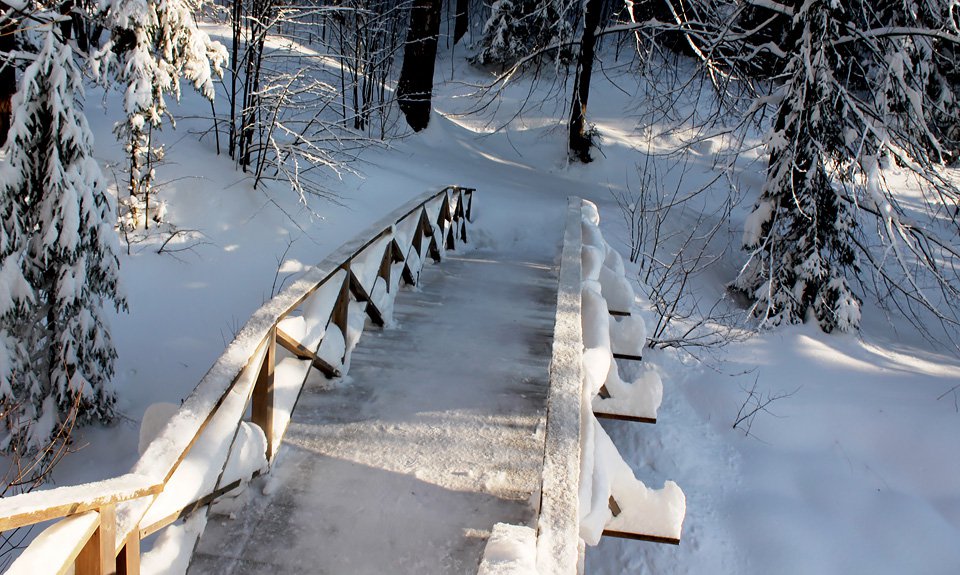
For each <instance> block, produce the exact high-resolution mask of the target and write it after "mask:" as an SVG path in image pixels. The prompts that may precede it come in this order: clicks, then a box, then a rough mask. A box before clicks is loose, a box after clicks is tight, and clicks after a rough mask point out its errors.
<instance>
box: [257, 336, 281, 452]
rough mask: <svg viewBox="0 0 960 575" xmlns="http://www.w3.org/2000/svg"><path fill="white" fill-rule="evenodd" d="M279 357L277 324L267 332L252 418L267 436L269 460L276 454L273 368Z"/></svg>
mask: <svg viewBox="0 0 960 575" xmlns="http://www.w3.org/2000/svg"><path fill="white" fill-rule="evenodd" d="M276 357H277V326H273V327H272V328H270V333H268V334H267V351H266V353H264V354H263V363H261V364H260V373H259V374H257V382H256V383H255V384H254V387H253V399H252V403H253V405H252V406H251V411H252V413H251V415H252V417H251V419H252V420H253V422H254V423H256V424H257V425H259V426H260V429H262V430H263V434H264V435H265V436H266V437H267V461H271V460H272V459H273V455H274V448H275V446H274V445H273V370H274V366H275V364H276Z"/></svg>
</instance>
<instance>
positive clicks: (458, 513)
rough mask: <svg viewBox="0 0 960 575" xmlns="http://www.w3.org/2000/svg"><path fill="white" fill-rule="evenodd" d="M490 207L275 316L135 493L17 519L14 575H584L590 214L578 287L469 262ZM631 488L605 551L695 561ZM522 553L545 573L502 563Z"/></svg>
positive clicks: (116, 485)
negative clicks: (648, 519)
mask: <svg viewBox="0 0 960 575" xmlns="http://www.w3.org/2000/svg"><path fill="white" fill-rule="evenodd" d="M473 200H474V190H472V189H468V188H459V187H448V188H445V189H444V190H442V191H440V192H437V193H432V194H429V195H427V196H425V197H422V198H419V199H417V200H415V201H413V202H411V203H409V204H408V205H406V206H404V207H403V208H401V209H399V210H397V211H396V212H394V213H393V214H391V215H390V216H388V217H387V218H385V219H384V220H382V221H381V222H379V223H378V224H376V225H374V226H373V227H372V228H371V229H370V230H368V231H367V232H365V233H363V234H361V235H360V236H358V238H357V239H356V240H354V241H352V242H350V243H348V244H346V245H345V246H343V247H342V248H340V249H339V250H338V251H337V252H335V253H334V254H333V255H331V256H330V257H329V258H327V259H326V260H325V261H324V262H322V263H321V264H319V265H317V266H315V267H314V268H312V269H311V270H309V271H308V272H306V273H305V274H304V275H303V276H302V277H301V278H300V279H299V280H297V281H296V282H295V283H294V284H293V285H291V286H290V287H289V288H287V289H286V290H284V291H283V292H282V293H281V294H280V295H278V296H277V297H276V298H274V299H273V300H271V301H269V302H267V303H266V304H265V305H264V306H263V307H262V308H261V309H259V310H258V311H257V312H256V313H255V314H254V315H253V316H252V317H251V318H250V320H249V321H248V322H247V324H246V325H245V326H244V328H243V329H242V330H241V331H240V332H239V334H238V335H237V337H236V339H235V340H234V341H233V342H232V343H231V344H230V345H229V346H228V347H227V349H226V350H225V351H224V353H223V355H222V356H221V357H220V358H219V359H218V360H217V362H216V363H215V364H214V366H213V367H212V368H211V369H210V370H209V371H208V373H207V374H206V375H205V376H204V378H203V379H202V380H201V381H200V383H199V384H198V385H197V387H196V388H195V390H194V391H193V393H192V394H191V395H190V396H189V397H188V398H187V399H186V400H185V401H184V403H183V405H182V406H181V408H180V409H179V410H178V411H177V412H176V414H175V415H173V417H172V418H171V419H170V421H169V422H168V423H167V425H166V426H165V427H164V428H163V430H162V431H161V432H160V434H159V435H158V436H157V437H156V438H155V439H154V440H153V442H152V443H151V444H150V445H149V447H148V448H147V450H146V451H145V452H144V453H143V456H142V457H141V459H140V460H139V461H138V463H137V464H136V465H135V466H134V468H133V469H132V470H131V472H130V473H129V474H127V475H124V476H122V477H117V478H114V479H110V480H106V481H102V482H97V483H92V484H87V485H79V486H69V487H61V488H57V489H53V490H49V491H41V492H34V493H29V494H25V495H19V496H15V497H10V498H6V499H2V500H0V529H2V530H4V531H6V530H10V529H16V528H20V527H23V526H28V525H37V524H42V525H43V526H44V529H43V531H42V532H41V533H40V535H39V536H38V537H36V539H35V540H34V541H33V543H31V544H30V546H29V547H27V548H26V549H25V550H24V551H23V553H22V554H21V556H20V557H19V558H18V559H17V560H16V561H15V562H14V563H13V564H12V566H11V567H10V568H9V570H8V571H7V572H8V573H65V572H69V571H70V570H71V569H73V570H74V572H75V573H77V574H78V575H85V574H96V575H100V574H106V573H123V574H136V573H141V572H144V573H146V572H172V573H182V572H184V571H186V570H187V569H189V572H190V573H217V574H221V573H223V574H228V573H237V574H239V573H254V572H256V573H260V572H264V571H271V572H276V573H307V572H309V573H337V574H339V573H344V574H346V573H351V574H352V573H357V574H362V573H382V572H395V573H476V572H478V571H479V573H500V572H511V573H541V574H552V573H565V574H573V573H578V572H582V569H583V563H582V561H583V540H582V537H581V536H582V533H581V519H582V517H581V515H582V514H583V510H584V507H583V504H582V503H580V502H579V498H580V497H581V493H580V491H581V486H580V478H581V475H582V474H583V473H586V474H588V475H589V473H590V472H591V471H590V469H587V468H586V467H584V465H586V464H584V462H582V461H581V443H582V437H583V434H584V433H592V432H588V431H585V430H588V429H593V428H592V427H591V425H592V423H591V421H593V419H592V417H590V419H584V417H586V416H585V415H584V412H583V406H584V405H589V404H587V403H585V402H589V401H590V400H591V399H592V394H585V393H584V392H583V389H584V381H585V380H584V377H587V374H585V373H584V362H583V360H582V356H583V354H584V345H585V342H584V337H583V333H582V331H583V330H582V319H581V281H582V279H583V273H584V271H583V270H582V269H581V267H582V262H581V249H582V245H583V237H582V235H581V220H582V212H581V204H580V200H578V199H571V201H570V206H569V209H568V220H567V226H566V236H565V238H564V242H563V247H562V252H563V253H562V258H561V264H560V266H559V267H558V266H557V265H556V263H555V262H556V254H554V253H539V254H523V256H522V257H518V256H517V255H515V254H508V253H501V252H498V251H496V250H467V249H465V248H466V247H467V246H468V245H469V243H470V238H471V233H470V226H471V222H472V220H473V219H474V218H473V215H474V214H473V212H474V206H473V203H474V201H473ZM558 239H559V238H558ZM583 249H585V248H583ZM428 261H433V262H435V263H439V264H440V265H432V264H428V265H425V262H428ZM404 284H406V285H408V286H413V287H415V288H416V289H413V290H402V289H401V286H402V285H404ZM558 285H559V289H558ZM614 312H619V313H620V314H621V315H622V314H624V313H629V310H614ZM365 327H367V328H369V329H367V330H366V331H364V328H365ZM384 327H385V328H386V329H378V328H384ZM361 334H364V337H363V341H362V342H360V336H361ZM358 343H359V345H358ZM587 343H589V342H587ZM615 355H616V357H618V358H619V359H620V361H636V360H639V359H640V355H641V353H640V351H639V350H626V351H624V350H619V351H618V352H617V353H616V354H615ZM611 361H612V359H611ZM604 395H606V396H607V397H609V391H608V390H607V389H606V387H605V386H604V387H602V388H601V392H600V396H601V397H604ZM587 409H588V411H587V412H586V413H587V414H588V415H589V410H590V408H589V407H588V408H587ZM599 411H603V410H602V409H600V410H599ZM607 411H609V410H607ZM607 415H608V416H610V417H615V418H618V419H633V420H636V421H647V422H649V421H653V420H654V419H653V418H652V417H650V414H649V413H629V412H626V411H624V410H623V409H619V410H614V412H613V413H608V414H607ZM592 451H593V450H592V448H591V449H590V451H589V453H592ZM589 459H590V460H591V461H592V460H593V456H592V455H590V456H589ZM590 465H593V464H592V463H591V464H590ZM248 485H249V487H248V488H247V489H246V490H243V489H242V488H243V487H245V486H248ZM641 485H642V484H641ZM595 489H596V488H595ZM610 489H612V491H610V490H608V491H609V492H604V493H603V494H601V495H602V496H603V500H604V502H606V501H607V496H609V509H610V511H609V518H608V519H607V523H608V526H607V528H605V530H604V534H605V535H615V536H625V537H633V538H639V539H648V540H654V541H666V542H672V543H676V542H678V540H679V525H677V526H676V529H675V530H670V529H668V530H666V531H664V530H663V529H659V528H657V527H654V528H653V529H650V528H649V526H644V524H643V522H642V521H641V522H640V523H639V525H641V526H642V527H643V528H642V529H633V528H632V527H631V523H630V521H627V520H625V519H624V518H626V517H627V516H630V515H631V513H627V512H624V511H626V510H622V509H621V507H624V504H625V503H629V502H628V501H627V500H621V501H619V502H618V498H620V496H619V495H618V492H617V486H616V485H614V486H613V487H611V488H610ZM238 493H239V494H238ZM621 499H622V498H621ZM632 515H636V513H633V514H632ZM681 515H682V514H681ZM618 518H620V519H621V521H620V523H619V524H618V523H617V521H618ZM633 525H637V523H636V522H634V524H633ZM491 533H492V535H491ZM157 537H159V538H160V539H157ZM504 537H507V538H513V539H515V540H516V541H514V542H515V543H516V542H520V543H521V544H522V545H525V546H526V548H527V551H528V553H519V554H513V555H510V556H506V557H505V556H504V555H503V554H502V553H494V552H488V553H486V554H484V549H485V547H487V546H494V545H496V544H497V543H498V542H502V541H500V540H502V539H503V538H504ZM141 542H144V543H143V552H142V550H141ZM171 549H172V550H174V551H171ZM176 550H179V552H175V551H176ZM191 550H192V553H190V552H189V551H191ZM508 555H509V554H508ZM504 569H514V570H513V571H509V570H506V571H505V570H504Z"/></svg>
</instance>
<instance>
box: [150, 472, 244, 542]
mask: <svg viewBox="0 0 960 575" xmlns="http://www.w3.org/2000/svg"><path fill="white" fill-rule="evenodd" d="M259 476H260V471H255V472H254V473H253V476H252V477H259ZM239 486H240V480H239V479H237V480H236V481H233V482H231V483H228V484H227V485H224V486H223V487H219V488H217V489H215V490H214V491H212V492H211V493H208V494H206V495H204V496H203V497H201V498H200V499H197V500H196V501H194V502H192V503H189V504H187V505H185V506H184V507H182V508H180V509H179V510H177V511H174V512H173V513H171V514H170V515H167V516H166V517H164V518H163V519H160V520H159V521H156V522H154V523H151V524H150V525H147V526H145V527H141V528H140V531H139V536H140V537H139V538H140V539H146V538H147V537H149V536H151V535H153V534H154V533H156V532H157V531H160V530H161V529H163V528H164V527H167V526H168V525H172V524H173V523H176V522H177V521H178V520H180V519H182V518H184V517H186V516H188V515H190V514H191V513H193V512H194V511H196V510H197V509H200V508H201V507H203V506H205V505H210V504H211V503H213V502H214V501H215V500H216V499H217V498H219V497H220V496H221V495H223V494H224V493H227V492H229V491H233V490H234V489H236V488H237V487H239Z"/></svg>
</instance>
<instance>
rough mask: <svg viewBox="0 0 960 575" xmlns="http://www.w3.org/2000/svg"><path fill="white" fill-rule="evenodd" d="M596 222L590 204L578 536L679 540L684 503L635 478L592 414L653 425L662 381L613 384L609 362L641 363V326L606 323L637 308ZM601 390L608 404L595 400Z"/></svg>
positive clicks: (672, 486)
mask: <svg viewBox="0 0 960 575" xmlns="http://www.w3.org/2000/svg"><path fill="white" fill-rule="evenodd" d="M599 223H600V215H599V213H598V212H597V208H596V206H595V205H594V204H592V203H590V202H586V201H584V202H583V203H582V208H581V221H580V226H581V234H582V238H583V246H582V248H581V252H580V253H581V269H582V274H581V284H580V285H581V301H582V306H581V318H580V319H581V327H582V333H583V345H584V348H585V351H584V352H583V355H582V368H583V370H582V371H583V387H582V402H581V414H580V415H581V422H582V428H581V433H580V482H579V493H578V494H579V508H580V509H579V519H580V537H581V538H582V539H583V541H584V542H585V543H587V544H588V545H596V544H597V543H599V541H600V537H601V536H602V535H603V532H604V530H612V531H621V532H625V533H636V534H642V535H646V536H650V537H658V538H662V539H667V540H679V539H680V532H681V529H682V526H683V519H684V516H685V514H686V498H685V496H684V494H683V491H682V490H681V489H680V488H679V487H678V486H677V484H676V483H674V482H672V481H668V482H666V484H665V485H664V487H663V488H662V489H659V490H654V489H650V488H648V487H647V486H646V485H645V484H644V483H643V482H642V481H640V480H639V479H637V478H636V476H634V474H633V470H632V469H631V468H630V466H629V465H628V464H627V463H626V462H625V461H624V459H623V457H622V456H621V455H620V452H619V451H618V450H617V447H616V446H615V445H614V444H613V441H611V439H610V437H609V436H608V435H607V433H606V431H605V430H604V429H603V427H602V426H601V425H600V422H599V421H598V420H597V418H596V416H595V415H594V409H596V410H597V411H598V412H602V413H610V414H623V415H632V416H636V417H645V418H649V419H656V416H657V409H658V408H659V407H660V402H661V399H662V397H663V382H662V381H661V380H660V376H659V374H658V373H657V372H656V371H655V370H654V369H649V368H648V369H646V371H644V372H643V373H642V375H641V376H640V377H638V378H637V379H636V380H635V381H633V382H632V383H628V382H625V381H624V380H623V379H622V378H621V377H620V370H619V368H618V367H617V363H616V360H615V358H614V356H613V349H614V348H615V349H616V350H617V352H618V353H622V354H626V355H631V356H636V357H640V356H641V355H642V350H643V347H644V345H645V344H646V336H647V330H646V326H645V325H644V323H643V320H642V319H641V318H640V317H638V316H636V315H630V316H627V317H623V318H621V319H619V320H616V319H614V320H611V318H610V311H611V310H613V311H618V312H626V313H630V312H631V311H632V310H633V308H634V306H635V303H636V294H635V293H634V290H633V286H632V285H631V283H630V281H629V280H628V279H627V277H626V273H625V268H624V265H623V259H622V258H621V257H620V255H619V254H618V253H617V252H616V250H614V249H613V248H611V247H610V245H609V244H607V242H606V241H605V240H604V239H603V235H602V234H601V233H600V229H599ZM601 388H603V389H605V390H606V392H607V394H609V397H607V398H601V397H600V396H599V395H598V394H599V392H600V390H601Z"/></svg>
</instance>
